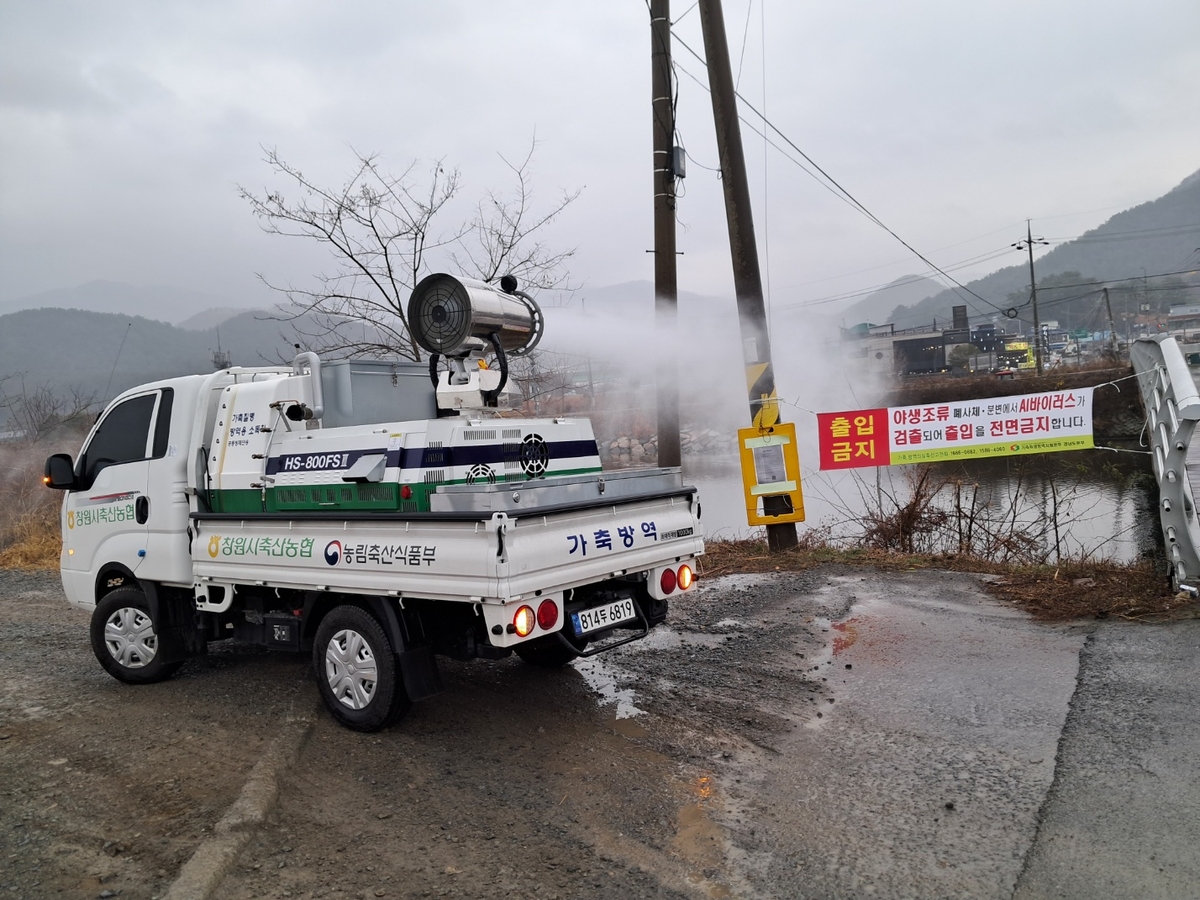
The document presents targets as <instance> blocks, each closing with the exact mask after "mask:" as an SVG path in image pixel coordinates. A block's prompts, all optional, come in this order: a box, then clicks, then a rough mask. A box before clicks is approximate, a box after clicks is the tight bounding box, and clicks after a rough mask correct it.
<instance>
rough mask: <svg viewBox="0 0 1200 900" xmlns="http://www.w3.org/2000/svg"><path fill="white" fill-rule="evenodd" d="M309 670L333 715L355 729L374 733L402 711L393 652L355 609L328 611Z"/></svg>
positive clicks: (401, 692)
mask: <svg viewBox="0 0 1200 900" xmlns="http://www.w3.org/2000/svg"><path fill="white" fill-rule="evenodd" d="M313 669H314V671H315V672H316V676H317V684H318V685H319V686H320V689H321V697H322V698H323V699H324V700H325V705H326V706H328V707H329V711H330V712H331V713H333V717H334V718H335V719H337V720H338V721H339V722H341V723H342V724H343V725H345V726H346V727H347V728H353V729H354V730H355V731H378V730H379V729H380V728H383V727H384V726H386V725H389V724H390V723H392V722H394V721H395V720H396V719H398V718H400V716H402V715H403V714H404V713H405V712H407V711H408V707H409V705H410V702H409V699H408V695H407V694H406V693H405V691H404V686H403V684H401V680H400V675H399V672H398V670H397V668H396V653H395V650H394V649H393V647H392V645H391V644H390V643H389V642H388V639H387V635H385V634H384V632H383V628H381V627H380V625H379V623H378V622H377V621H376V620H375V618H374V617H373V616H372V615H371V614H370V613H368V612H367V611H366V610H363V609H359V608H358V607H357V606H341V607H338V608H336V609H334V610H332V611H331V612H330V613H329V614H328V615H327V616H326V617H325V618H324V619H323V620H322V621H321V626H320V627H319V628H318V629H317V638H316V641H315V642H314V644H313Z"/></svg>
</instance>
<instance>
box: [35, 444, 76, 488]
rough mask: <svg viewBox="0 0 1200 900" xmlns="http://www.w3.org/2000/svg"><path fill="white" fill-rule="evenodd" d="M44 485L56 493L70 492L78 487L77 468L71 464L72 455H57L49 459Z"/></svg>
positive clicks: (43, 480)
mask: <svg viewBox="0 0 1200 900" xmlns="http://www.w3.org/2000/svg"><path fill="white" fill-rule="evenodd" d="M42 483H43V484H44V485H46V487H48V488H53V489H54V490H56V491H69V490H71V489H72V488H74V487H75V486H76V481H75V468H74V464H73V463H72V462H71V454H69V453H55V454H54V455H53V456H51V457H49V458H47V459H46V469H45V473H44V474H43V475H42Z"/></svg>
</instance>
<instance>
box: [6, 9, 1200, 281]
mask: <svg viewBox="0 0 1200 900" xmlns="http://www.w3.org/2000/svg"><path fill="white" fill-rule="evenodd" d="M691 6H692V3H691V2H690V0H686V2H685V0H675V2H673V3H672V15H673V17H675V18H676V19H677V20H678V22H677V25H676V31H677V34H678V36H679V38H680V39H682V40H683V41H686V42H687V43H688V44H689V45H690V46H691V47H693V48H694V49H695V50H696V51H698V52H701V53H702V46H703V43H702V40H701V35H700V22H699V16H698V14H697V12H696V11H695V10H689V7H691ZM725 15H726V23H727V29H728V32H729V37H730V43H731V45H732V46H731V53H732V56H733V59H734V67H735V71H736V70H737V69H739V68H740V71H741V77H740V89H741V91H742V93H743V94H744V95H745V96H746V98H747V99H748V100H750V102H752V103H754V104H755V105H756V106H759V108H760V109H763V108H765V109H766V112H767V115H768V116H769V117H770V118H771V119H772V121H774V122H775V124H776V125H777V126H778V127H779V128H780V129H781V130H782V131H783V132H785V133H786V134H787V135H788V136H789V137H790V138H791V140H793V141H794V142H795V143H796V144H797V145H798V146H799V147H801V148H802V149H803V150H804V151H805V152H806V153H807V154H809V155H810V156H811V157H812V158H813V159H814V160H815V161H816V162H817V163H819V164H820V165H821V166H822V167H823V168H825V169H826V171H828V172H829V173H830V174H831V175H833V176H834V177H835V178H836V179H838V181H840V183H841V184H842V185H843V186H845V187H846V188H847V189H848V190H849V191H851V192H852V193H853V194H854V195H855V196H857V197H858V199H859V200H860V201H861V202H862V203H863V204H865V205H866V206H867V207H868V208H869V209H871V210H872V211H873V212H874V213H875V214H876V215H878V216H879V217H880V218H881V219H883V220H884V221H885V222H886V223H888V225H889V226H890V227H891V228H893V229H894V230H896V231H897V232H898V233H900V234H901V235H902V236H903V237H904V238H905V239H906V240H908V241H909V242H910V243H912V244H913V245H914V246H916V247H917V248H918V249H920V250H921V251H922V252H923V253H925V254H926V255H929V256H931V257H932V258H933V259H935V260H936V261H937V262H938V263H939V264H941V265H943V266H951V265H952V264H956V263H959V262H960V261H963V260H968V259H971V258H975V257H988V256H990V255H991V254H992V253H993V251H1000V250H1003V249H1004V248H1006V247H1007V246H1008V245H1009V244H1010V243H1011V242H1012V241H1014V240H1016V239H1017V238H1019V237H1020V236H1022V234H1023V232H1024V219H1025V218H1026V217H1031V218H1033V220H1034V230H1035V232H1036V233H1040V234H1043V235H1045V236H1047V237H1049V238H1058V239H1064V238H1069V237H1072V236H1075V235H1078V234H1080V233H1081V232H1082V231H1084V230H1086V229H1087V228H1089V227H1094V226H1095V225H1097V224H1099V223H1100V222H1102V221H1103V220H1104V219H1105V218H1107V217H1108V216H1110V215H1112V214H1113V213H1115V212H1117V211H1119V210H1120V209H1122V208H1125V207H1128V206H1131V205H1134V204H1137V203H1140V202H1143V201H1146V200H1150V199H1152V198H1154V197H1157V196H1159V195H1161V194H1163V193H1164V192H1166V191H1167V190H1169V189H1170V188H1171V187H1173V186H1174V185H1175V184H1177V183H1178V182H1179V181H1181V180H1182V179H1183V178H1184V177H1186V176H1187V175H1189V174H1190V173H1192V172H1193V171H1195V170H1196V169H1198V168H1200V109H1198V108H1197V107H1198V105H1200V98H1198V95H1197V86H1198V85H1200V52H1197V49H1196V48H1197V39H1198V38H1200V3H1197V2H1196V0H1138V2H1133V0H1125V2H1114V0H1076V2H1053V0H1041V2H1029V0H1005V2H992V0H971V2H962V0H943V2H934V0H907V2H904V3H897V2H894V0H862V2H841V3H830V2H823V3H818V2H802V0H753V3H752V4H751V3H749V2H747V0H726V2H725ZM764 35H765V41H764ZM743 36H745V39H744V41H743ZM743 44H744V49H743ZM675 56H676V59H677V62H678V63H679V65H680V66H681V67H682V69H684V70H686V72H688V73H691V74H692V75H694V76H696V77H698V78H700V79H701V80H704V79H705V75H704V70H703V67H702V65H701V63H700V62H699V61H697V60H696V59H695V58H694V57H693V56H691V55H690V54H689V53H688V52H687V50H685V49H684V48H683V47H682V46H680V45H679V43H676V45H675ZM649 57H650V33H649V16H648V13H647V9H646V6H645V3H644V0H438V2H415V0H388V2H367V0H351V2H343V3H336V4H335V3H328V2H283V0H275V2H252V3H245V2H239V3H231V2H230V3H225V2H217V0H205V2H203V3H200V2H195V3H188V2H181V0H171V2H161V0H157V2H143V3H136V2H119V0H117V2H110V3H94V2H79V3H61V2H54V0H38V2H18V0H0V160H2V163H3V165H2V168H0V300H6V299H13V298H17V297H21V296H24V295H27V294H31V293H35V292H39V291H43V290H49V289H53V288H61V287H68V286H72V285H76V284H79V283H82V282H85V281H89V280H92V279H109V280H116V281H125V282H130V283H133V284H140V285H149V284H166V285H179V286H186V287H189V288H191V289H194V290H201V291H206V292H210V293H213V294H216V295H219V296H222V297H225V298H227V299H228V300H229V301H230V302H231V303H237V304H242V303H251V302H258V303H264V302H266V301H267V300H268V299H269V298H267V297H265V296H264V291H265V289H263V288H261V287H260V286H259V285H258V284H257V283H256V281H255V278H254V273H256V272H263V273H264V274H266V275H268V276H270V277H272V278H275V279H277V280H292V281H296V282H299V281H303V280H304V279H305V278H306V277H307V276H309V275H310V274H312V273H314V272H317V271H320V269H321V267H322V266H325V265H326V260H325V259H324V258H323V257H322V256H321V255H320V254H319V253H315V252H313V249H312V248H308V247H305V246H304V245H302V244H299V243H296V242H288V241H287V240H285V239H283V238H280V237H272V236H268V235H264V234H262V233H261V232H260V231H259V229H258V226H257V223H256V221H255V220H254V219H253V217H252V216H251V215H250V212H249V209H248V208H247V206H246V204H245V203H244V202H243V201H241V200H239V199H238V196H237V185H239V184H243V185H246V186H247V187H250V188H255V189H261V188H262V187H265V186H271V185H274V184H276V183H275V182H273V181H272V180H271V177H270V172H269V171H268V169H267V167H266V166H265V165H264V164H263V162H262V156H263V153H262V149H261V148H262V147H263V146H267V147H274V148H278V150H279V151H280V153H281V155H283V156H284V157H285V158H286V159H288V160H289V161H292V162H293V163H295V164H296V165H297V166H299V167H300V168H302V169H303V170H304V172H305V173H306V174H307V175H309V176H311V177H312V178H314V179H316V180H319V181H326V182H329V183H331V184H333V183H338V182H340V181H341V180H343V179H344V177H345V176H346V175H347V174H348V173H349V171H350V169H351V167H352V163H353V154H352V150H351V148H354V149H356V150H359V151H363V152H377V153H379V154H381V155H382V158H383V161H384V164H385V165H387V166H389V167H391V168H394V169H395V170H396V171H399V170H401V169H403V168H405V167H406V166H407V165H408V163H409V162H411V161H412V160H414V159H418V160H423V161H431V160H433V159H436V158H444V159H445V160H446V161H447V162H448V163H449V164H452V165H455V166H458V167H459V168H460V169H461V171H462V174H463V178H464V197H467V196H469V197H472V198H473V197H475V196H477V195H478V194H479V192H480V191H482V190H483V189H485V188H487V187H496V188H501V189H502V188H504V187H506V186H507V182H506V180H505V178H504V166H503V163H502V162H501V160H500V155H501V154H504V155H506V156H508V157H510V158H519V157H520V156H521V155H522V154H523V152H524V150H525V149H526V147H527V146H528V144H529V142H530V140H531V139H532V138H533V136H534V135H535V134H536V136H537V141H538V148H537V155H536V158H535V161H534V166H535V175H536V188H537V190H538V192H539V196H540V197H541V198H543V199H544V200H545V201H546V202H547V203H549V202H551V201H552V200H553V199H554V197H555V196H556V195H557V194H558V193H559V192H560V191H561V190H563V189H568V190H570V189H574V188H583V193H582V194H581V196H580V198H579V200H578V201H576V202H575V203H574V204H573V205H572V206H571V207H570V209H569V210H568V212H567V213H566V214H565V215H564V216H563V218H562V219H561V221H559V222H558V223H557V224H556V226H555V227H554V229H553V231H552V233H550V234H549V235H547V238H548V240H549V241H550V242H552V243H553V244H555V245H558V246H575V247H577V248H578V252H577V255H576V256H575V258H574V260H573V261H572V264H571V270H572V273H573V276H574V280H575V282H576V283H579V284H581V285H583V294H584V295H586V291H587V287H588V286H589V285H590V286H593V287H598V286H603V285H608V284H614V283H617V282H622V281H627V280H632V279H651V278H652V277H653V271H652V263H651V257H650V256H649V255H648V254H647V253H646V250H647V249H648V248H649V247H650V246H651V245H652V238H651V235H652V200H651V146H650V144H651V113H650V61H649ZM678 87H679V97H680V100H679V130H680V135H681V139H682V141H683V143H684V144H685V145H686V147H687V149H688V151H689V153H690V155H691V157H692V163H691V164H690V168H689V172H688V177H687V179H686V182H685V185H684V187H685V191H686V196H685V197H684V198H683V200H682V201H681V203H680V206H679V218H680V221H681V228H680V233H679V248H680V250H682V251H683V252H684V254H685V255H684V256H682V257H680V274H679V278H680V286H681V288H683V289H686V290H691V291H696V292H699V293H704V294H724V293H732V279H731V275H730V270H729V261H728V260H729V250H728V243H727V237H726V232H725V223H724V210H723V206H722V197H721V190H720V183H719V182H718V180H717V179H716V177H715V174H714V173H713V172H711V171H706V170H705V168H704V166H710V167H711V166H715V164H716V150H715V145H714V138H713V127H712V118H711V115H712V114H711V106H710V105H709V99H708V96H707V94H706V93H705V92H704V90H703V89H702V88H701V86H700V85H699V84H697V82H696V81H693V80H692V78H690V77H689V76H688V75H687V74H685V72H683V71H681V72H680V74H679V85H678ZM744 140H745V143H746V148H747V155H748V157H749V165H750V168H751V182H752V190H753V193H754V200H755V204H756V210H755V216H756V225H757V228H758V232H759V238H760V252H762V253H763V255H764V258H766V257H767V256H768V249H769V260H768V261H769V266H768V269H767V272H768V274H769V281H770V288H771V293H772V299H773V302H775V303H778V304H786V303H794V302H797V301H802V300H812V299H816V298H821V297H826V296H830V295H834V294H837V293H839V292H843V291H852V290H856V289H861V288H864V287H867V286H870V285H873V284H882V283H884V282H887V281H889V280H891V279H893V278H896V277H899V276H901V275H905V274H909V273H922V274H927V272H926V270H925V269H924V267H923V266H922V265H921V264H920V263H919V262H917V261H916V260H914V259H913V258H912V257H911V256H910V255H909V254H908V253H907V251H905V250H904V249H903V248H902V247H901V246H900V245H899V244H897V243H896V242H895V241H894V240H893V239H892V238H890V237H888V236H887V235H885V234H884V233H883V232H881V231H880V230H879V229H878V228H877V227H876V226H874V225H872V224H870V223H869V222H867V220H866V219H865V218H864V217H863V216H862V215H861V214H858V213H856V212H854V211H853V210H852V209H851V208H850V207H849V206H848V205H846V204H845V203H843V202H841V201H839V200H837V199H835V198H834V197H833V196H831V194H830V193H829V192H828V191H826V190H825V189H824V188H822V187H821V186H820V185H819V184H817V183H816V182H815V181H814V180H813V179H812V178H810V177H809V176H808V175H806V174H805V173H804V172H803V171H801V170H800V169H799V168H798V167H797V166H795V165H794V164H793V163H792V162H790V161H788V160H787V159H785V158H784V157H783V156H781V155H780V154H779V153H778V152H776V151H774V150H767V151H766V152H765V153H764V146H763V143H762V140H761V139H760V138H758V137H757V136H755V135H754V134H753V133H752V132H749V131H745V132H744ZM1019 261H1020V260H1019V258H1017V257H1016V255H1015V253H1009V254H1008V255H1005V256H1002V257H997V258H994V259H985V260H984V261H982V262H980V263H979V264H978V265H976V266H974V267H972V268H967V269H963V270H961V271H960V272H958V273H957V274H958V276H959V277H960V278H961V279H962V280H964V281H965V280H967V278H968V277H973V276H976V275H980V274H984V273H986V272H988V271H991V270H993V269H995V268H997V267H998V266H999V265H1001V264H1010V263H1013V262H1019Z"/></svg>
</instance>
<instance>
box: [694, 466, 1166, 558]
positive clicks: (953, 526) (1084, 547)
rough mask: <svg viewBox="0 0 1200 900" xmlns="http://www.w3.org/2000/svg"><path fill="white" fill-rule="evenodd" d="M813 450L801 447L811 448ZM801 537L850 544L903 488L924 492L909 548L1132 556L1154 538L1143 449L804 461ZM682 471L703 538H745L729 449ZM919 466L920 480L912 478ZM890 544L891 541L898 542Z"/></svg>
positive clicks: (887, 512) (872, 527) (878, 521)
mask: <svg viewBox="0 0 1200 900" xmlns="http://www.w3.org/2000/svg"><path fill="white" fill-rule="evenodd" d="M810 458H811V457H810ZM801 462H802V478H803V481H802V486H803V491H804V509H805V514H806V516H805V521H804V522H803V523H802V524H800V525H799V526H798V529H799V534H800V537H801V540H805V539H806V538H808V539H815V538H822V539H826V540H830V541H832V542H834V543H837V544H839V545H842V546H854V545H856V544H859V543H860V542H861V541H862V539H863V535H864V534H865V533H867V532H868V531H873V532H874V533H875V534H877V535H882V536H887V535H888V534H889V533H892V532H889V530H888V522H889V521H892V522H894V521H895V520H896V519H897V517H898V516H897V510H898V508H901V507H904V506H905V505H906V504H908V502H909V500H910V499H911V498H912V497H913V494H914V489H915V490H916V491H917V493H918V494H919V496H921V497H922V498H925V499H926V500H927V502H926V503H923V504H921V508H922V509H923V510H924V514H923V516H917V517H916V519H913V520H912V521H915V522H916V523H917V524H918V526H921V525H923V526H924V527H926V528H928V533H927V534H923V535H922V534H918V536H917V538H916V539H915V542H914V545H913V547H912V549H915V550H918V551H928V552H946V551H949V552H955V551H956V550H959V549H967V545H969V546H970V549H972V550H974V551H975V552H980V551H987V552H986V553H985V555H990V556H993V557H995V558H998V559H1007V560H1008V561H1018V562H1019V561H1036V560H1038V559H1044V560H1046V561H1049V562H1054V561H1056V560H1058V559H1060V558H1065V557H1075V558H1078V557H1084V556H1086V557H1090V558H1093V559H1099V558H1105V559H1112V560H1116V561H1121V562H1128V561H1132V560H1134V559H1136V558H1139V557H1141V556H1144V555H1148V554H1152V553H1153V552H1154V549H1155V546H1156V542H1159V543H1161V534H1159V524H1158V516H1157V513H1156V511H1155V508H1154V500H1153V498H1152V497H1151V496H1150V493H1149V492H1150V491H1152V490H1153V482H1152V480H1148V473H1149V471H1150V469H1149V463H1148V457H1146V456H1145V455H1143V454H1140V453H1138V452H1136V450H1133V449H1132V448H1131V449H1128V450H1125V451H1122V452H1119V453H1118V452H1113V451H1107V450H1092V451H1085V452H1069V453H1055V454H1044V455H1042V456H1036V457H1034V456H1023V457H1010V458H1008V459H999V460H980V461H977V462H972V463H966V464H954V465H950V464H947V465H945V466H933V467H928V468H925V467H921V466H894V467H890V468H881V469H856V470H841V471H832V472H822V471H819V470H816V469H814V468H811V467H808V466H803V462H804V459H803V456H802V458H801ZM683 469H684V479H685V481H686V482H687V483H689V484H694V485H696V486H697V487H698V488H699V489H700V498H701V505H702V511H703V516H702V521H703V522H704V525H705V534H706V536H708V537H709V538H736V537H750V536H754V535H757V534H762V531H763V530H762V529H760V528H752V527H751V526H749V525H747V523H746V511H745V501H744V497H743V492H742V482H741V474H740V471H739V468H738V462H737V459H736V458H735V457H732V456H729V457H714V456H709V457H685V458H684V465H683ZM922 476H924V478H925V482H924V485H918V482H919V481H920V479H921V478H922ZM896 549H899V548H898V547H897V548H896Z"/></svg>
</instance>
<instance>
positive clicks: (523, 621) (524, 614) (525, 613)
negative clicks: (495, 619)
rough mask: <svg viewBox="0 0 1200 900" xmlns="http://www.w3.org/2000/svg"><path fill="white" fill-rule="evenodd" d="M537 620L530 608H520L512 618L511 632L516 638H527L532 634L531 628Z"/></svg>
mask: <svg viewBox="0 0 1200 900" xmlns="http://www.w3.org/2000/svg"><path fill="white" fill-rule="evenodd" d="M536 621H537V618H536V617H535V616H534V614H533V607H532V606H522V607H521V608H520V609H518V610H517V614H516V615H515V616H513V631H515V632H516V633H517V637H529V635H530V634H531V633H532V632H533V626H534V624H535V623H536Z"/></svg>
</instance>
